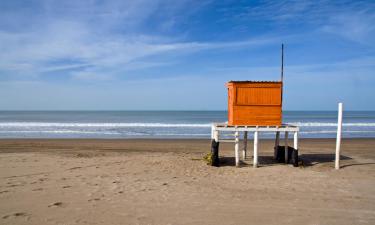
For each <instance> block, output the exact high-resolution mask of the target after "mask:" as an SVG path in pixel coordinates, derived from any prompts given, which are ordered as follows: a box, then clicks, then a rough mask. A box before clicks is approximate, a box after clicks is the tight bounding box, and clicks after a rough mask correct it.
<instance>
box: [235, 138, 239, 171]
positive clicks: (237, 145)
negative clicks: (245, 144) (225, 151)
mask: <svg viewBox="0 0 375 225" xmlns="http://www.w3.org/2000/svg"><path fill="white" fill-rule="evenodd" d="M234 137H235V141H234V151H235V157H236V166H237V167H238V166H240V153H239V145H240V143H239V142H240V139H239V135H238V131H236V132H235V133H234Z"/></svg>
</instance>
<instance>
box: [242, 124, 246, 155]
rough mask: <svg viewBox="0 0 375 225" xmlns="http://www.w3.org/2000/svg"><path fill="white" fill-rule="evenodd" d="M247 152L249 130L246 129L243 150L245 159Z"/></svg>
mask: <svg viewBox="0 0 375 225" xmlns="http://www.w3.org/2000/svg"><path fill="white" fill-rule="evenodd" d="M246 154H247V131H245V132H244V134H243V150H242V157H243V160H245V159H246Z"/></svg>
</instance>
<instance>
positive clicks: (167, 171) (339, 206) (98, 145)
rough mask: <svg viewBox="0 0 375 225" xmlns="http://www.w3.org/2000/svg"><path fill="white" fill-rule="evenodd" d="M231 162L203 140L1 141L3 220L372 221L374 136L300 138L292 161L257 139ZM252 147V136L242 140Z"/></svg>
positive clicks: (223, 150) (229, 152)
mask: <svg viewBox="0 0 375 225" xmlns="http://www.w3.org/2000/svg"><path fill="white" fill-rule="evenodd" d="M260 144H261V145H260V153H259V155H260V158H259V163H260V167H259V168H256V169H254V168H252V165H251V155H250V156H249V158H248V159H247V160H246V161H245V162H244V163H243V164H242V166H241V167H240V168H236V167H234V166H233V165H234V158H233V155H234V151H233V145H231V144H228V143H226V144H222V145H221V146H220V156H221V162H222V166H221V167H219V168H215V167H210V166H207V165H206V163H205V162H204V161H203V160H201V159H202V158H203V156H204V155H205V154H206V153H207V152H208V151H209V149H210V141H209V140H151V139H138V140H137V139H133V140H97V139H95V140H94V139H93V140H90V139H87V140H86V139H56V140H52V139H40V140H37V139H23V140H21V139H18V140H16V139H7V140H0V167H1V169H0V224H260V223H263V224H375V188H374V187H375V151H374V146H375V139H344V140H343V142H342V155H343V157H342V161H341V164H342V169H340V170H339V171H336V170H333V158H334V156H333V153H334V146H335V141H334V140H333V139H302V140H301V141H300V158H302V160H303V162H304V166H301V167H299V168H294V167H292V166H289V165H283V164H277V163H274V162H273V160H272V146H273V142H272V141H271V140H262V141H261V142H260ZM249 146H252V142H251V141H249Z"/></svg>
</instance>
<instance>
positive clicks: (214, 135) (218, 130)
mask: <svg viewBox="0 0 375 225" xmlns="http://www.w3.org/2000/svg"><path fill="white" fill-rule="evenodd" d="M224 132H227V133H228V132H232V133H233V134H234V139H228V138H226V139H224V138H222V135H221V134H223V133H224ZM240 132H243V150H242V158H243V159H245V158H246V154H247V139H248V132H254V153H253V156H254V158H253V167H257V166H258V142H259V132H275V148H274V149H275V150H274V151H275V157H276V155H277V151H278V148H279V144H280V132H284V133H285V138H284V144H285V147H284V149H286V150H285V151H284V152H285V162H286V163H288V161H289V160H288V157H289V156H288V145H289V144H288V137H289V132H293V133H294V135H293V139H294V141H293V148H294V149H295V151H298V132H299V127H298V126H294V125H289V124H283V125H281V126H231V125H228V124H227V123H214V124H212V127H211V139H212V146H211V152H212V159H213V160H212V161H213V163H212V165H213V166H215V165H216V164H217V165H218V160H219V158H218V157H219V156H218V154H219V153H218V151H219V143H220V142H234V151H235V158H236V166H239V165H240V153H239V143H240ZM297 155H298V152H297Z"/></svg>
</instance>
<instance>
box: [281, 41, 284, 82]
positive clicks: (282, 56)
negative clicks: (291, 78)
mask: <svg viewBox="0 0 375 225" xmlns="http://www.w3.org/2000/svg"><path fill="white" fill-rule="evenodd" d="M283 81H284V44H281V82H283Z"/></svg>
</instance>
